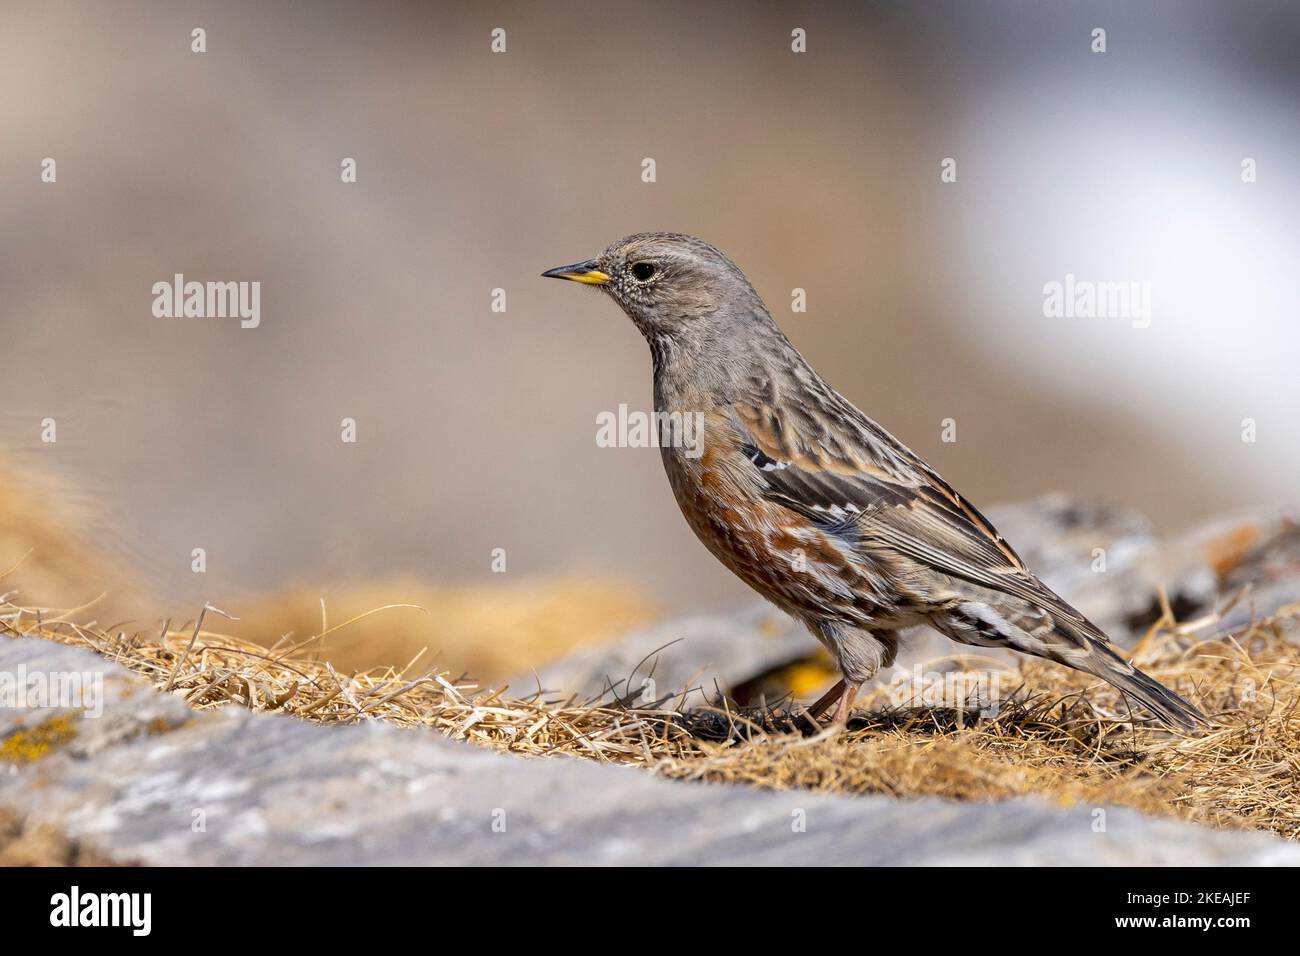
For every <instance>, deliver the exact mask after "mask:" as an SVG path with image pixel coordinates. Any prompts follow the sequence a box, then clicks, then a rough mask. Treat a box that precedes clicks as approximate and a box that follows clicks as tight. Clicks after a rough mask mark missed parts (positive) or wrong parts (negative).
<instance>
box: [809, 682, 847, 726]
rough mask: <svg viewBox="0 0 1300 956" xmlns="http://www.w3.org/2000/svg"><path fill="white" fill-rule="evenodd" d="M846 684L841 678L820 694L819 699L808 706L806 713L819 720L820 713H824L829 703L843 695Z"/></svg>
mask: <svg viewBox="0 0 1300 956" xmlns="http://www.w3.org/2000/svg"><path fill="white" fill-rule="evenodd" d="M846 686H847V685H846V684H845V682H844V681H842V680H841V681H840V682H839V683H837V684H836V685H835V686H834V687H832V688H831V689H830V690H828V691H827V692H826V693H824V694H822V696H821V699H820V700H818V701H817V703H815V704H813V705H812V706H811V707H809V708H808V713H809V714H811V715H812V716H813V717H815V718H817V719H819V720H820V719H821V716H822V714H824V713H826V711H827V710H828V709H829V708H830V706H831V704H833V703H835V702H836V701H837V700H840V699H841V698H842V697H843V695H844V688H845V687H846Z"/></svg>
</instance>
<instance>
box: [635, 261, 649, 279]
mask: <svg viewBox="0 0 1300 956" xmlns="http://www.w3.org/2000/svg"><path fill="white" fill-rule="evenodd" d="M654 274H655V264H654V263H653V262H638V263H636V264H635V265H634V266H632V275H634V276H636V277H637V281H639V282H645V280H646V279H649V278H650V277H651V276H652V275H654Z"/></svg>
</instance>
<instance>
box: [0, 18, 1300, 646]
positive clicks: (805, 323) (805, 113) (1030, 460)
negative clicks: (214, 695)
mask: <svg viewBox="0 0 1300 956" xmlns="http://www.w3.org/2000/svg"><path fill="white" fill-rule="evenodd" d="M0 21H2V26H3V29H0V86H2V87H3V88H4V89H5V90H6V95H5V96H4V97H3V98H2V99H0V129H3V137H2V138H0V142H2V143H3V145H2V146H0V215H2V216H3V221H4V223H5V226H6V228H5V229H4V231H3V233H2V234H0V290H3V295H2V296H0V310H2V312H0V354H3V355H4V357H5V359H6V361H5V362H4V364H3V372H2V373H0V469H2V470H3V474H4V478H3V481H4V489H5V490H4V491H3V492H0V511H2V512H3V516H4V518H5V520H4V522H3V526H2V527H0V565H3V567H0V570H4V568H7V567H9V566H10V565H12V564H14V563H17V562H18V561H19V560H20V559H23V556H24V555H27V554H28V552H29V551H31V552H32V553H31V554H30V555H29V556H28V557H27V558H26V559H25V560H24V561H23V564H22V566H21V567H20V568H19V570H18V571H16V572H14V574H13V576H12V577H11V578H10V579H9V582H10V583H9V584H4V585H0V589H2V588H3V587H8V586H10V585H12V586H13V587H21V588H22V589H24V599H28V598H30V600H31V601H34V602H43V603H47V604H51V605H58V606H67V605H70V604H76V603H79V602H81V601H84V600H88V599H90V598H92V597H94V596H95V595H97V594H99V593H100V592H101V591H105V590H106V591H108V592H110V597H109V599H108V601H109V605H110V607H111V610H108V609H106V610H103V611H102V613H103V614H106V615H109V616H110V617H111V615H112V613H114V612H118V611H120V613H121V614H122V616H123V617H125V616H134V617H153V616H162V615H166V614H175V615H192V614H193V612H194V610H195V609H196V608H197V607H198V606H199V605H200V604H201V603H202V602H203V601H204V600H209V601H211V602H212V603H214V604H216V605H219V606H222V607H225V608H227V609H229V610H232V611H233V612H235V613H239V612H241V611H242V612H243V614H242V615H241V616H244V617H245V618H246V619H250V618H251V619H254V620H259V621H261V622H262V623H261V624H260V625H258V626H260V627H262V628H263V629H265V630H266V631H267V632H268V634H269V633H270V632H273V631H276V630H277V629H280V628H283V629H291V628H301V627H309V626H311V624H310V623H303V622H304V621H307V622H310V621H318V620H319V619H320V614H321V611H320V607H319V603H320V601H321V600H322V599H324V600H325V601H326V603H327V605H328V606H329V607H330V608H331V610H330V612H329V613H330V620H331V621H334V620H338V619H340V618H339V617H337V616H336V615H343V616H344V617H346V616H347V615H348V614H349V613H351V611H350V609H352V611H356V609H364V608H365V607H369V606H375V605H376V604H379V603H386V602H388V601H390V600H391V601H403V600H405V601H409V602H410V603H422V604H424V605H425V606H426V607H429V608H431V609H432V610H433V612H434V613H433V614H432V615H429V616H424V617H418V618H411V619H409V621H408V619H407V618H402V621H403V622H405V623H402V624H401V625H400V629H402V633H404V634H406V633H407V631H409V635H408V637H406V638H403V640H402V641H401V642H400V646H399V647H398V648H397V649H396V650H393V651H392V653H391V656H393V657H394V658H395V657H396V656H398V654H399V652H400V653H403V654H404V653H405V652H406V651H407V650H409V648H410V647H412V646H415V645H418V644H419V643H420V642H421V641H426V642H432V643H434V644H435V645H436V644H438V643H439V642H442V641H453V640H459V641H460V642H461V644H462V645H464V646H467V647H473V648H477V651H476V654H477V656H474V655H470V656H469V657H467V658H457V660H461V659H464V660H466V661H467V664H466V666H475V667H479V668H481V669H482V670H484V671H486V672H493V671H500V672H504V671H506V670H507V669H508V668H510V667H517V666H519V665H520V664H521V663H526V662H529V661H531V660H533V659H534V658H536V657H539V656H542V655H543V653H544V648H543V647H542V646H541V645H528V646H527V647H525V648H524V649H523V650H521V651H519V652H518V653H517V654H514V655H513V656H509V659H508V660H504V661H502V660H497V659H496V658H494V657H493V656H492V655H493V654H494V653H496V652H495V651H493V650H492V644H493V642H494V641H495V640H497V639H498V635H499V634H500V633H502V632H503V631H509V632H510V633H527V634H530V635H533V636H534V637H537V635H539V634H544V633H553V634H555V635H558V636H555V637H554V639H553V640H551V641H550V643H546V642H545V641H543V643H545V646H546V648H550V649H554V648H555V647H556V646H561V645H567V644H571V643H581V642H584V641H586V640H590V639H595V638H597V637H600V636H606V635H607V634H610V633H615V632H617V631H618V630H621V629H624V628H626V627H631V626H634V625H635V624H637V623H640V622H642V621H644V620H647V619H649V618H650V617H652V616H654V615H657V614H669V613H680V612H682V611H686V610H693V609H707V608H711V607H722V606H727V605H730V604H734V603H735V602H737V601H739V600H744V599H747V598H748V597H749V594H748V592H747V591H746V590H745V589H744V587H743V586H742V585H740V584H739V583H738V582H736V581H735V580H734V579H733V578H732V577H731V576H730V574H729V573H728V572H726V571H725V570H724V569H723V568H722V567H720V566H719V565H718V564H717V563H716V562H715V561H714V560H713V559H712V558H711V557H710V556H709V555H708V554H707V553H706V552H705V551H704V549H703V548H702V547H701V546H700V545H699V544H698V543H697V542H696V541H695V540H694V539H693V538H692V536H691V534H690V532H689V531H688V530H687V528H686V526H685V524H684V523H683V521H682V520H681V518H680V516H679V515H678V513H677V509H676V506H675V504H674V503H673V500H672V497H671V494H670V492H669V489H668V486H667V483H666V482H665V480H664V477H663V474H662V470H661V466H660V463H659V460H658V452H657V451H655V450H653V449H608V448H599V447H597V445H596V443H595V432H596V425H595V421H596V415H597V414H598V413H600V412H602V411H606V410H614V409H617V408H618V406H619V405H620V404H621V403H626V404H627V405H628V406H630V407H631V408H633V409H647V408H649V407H650V364H649V357H648V352H647V350H646V348H645V346H644V344H643V343H642V341H641V340H640V338H639V336H638V334H637V333H636V331H635V329H634V328H633V327H632V326H631V324H630V323H629V322H628V321H627V320H626V319H625V318H624V317H623V315H622V314H621V313H620V312H619V311H618V310H617V309H616V308H615V307H614V306H613V304H612V303H610V302H608V301H606V300H605V299H604V298H603V297H601V296H600V295H596V294H583V293H582V292H581V291H580V290H578V289H576V288H574V287H573V286H570V285H566V284H562V283H556V282H550V281H545V280H542V279H540V278H539V277H538V273H540V272H541V271H542V270H544V269H546V268H548V267H551V266H554V265H558V264H562V263H567V262H571V261H574V260H576V259H580V258H584V257H586V256H589V255H592V254H595V253H596V252H598V251H599V250H601V249H602V248H604V247H605V246H606V245H607V244H608V243H609V242H611V241H612V240H614V239H616V238H618V237H620V236H622V235H624V234H627V233H631V232H636V231H642V230H648V229H666V230H674V231H683V232H689V233H694V234H697V235H700V236H702V237H704V238H706V239H708V240H710V241H712V242H713V243H715V244H717V245H718V246H719V247H721V248H722V249H723V250H724V251H726V252H727V253H728V254H729V255H730V256H731V257H732V258H733V259H734V260H735V261H736V262H737V263H738V264H739V265H740V266H741V268H742V269H744V270H745V271H746V273H747V274H748V275H749V277H750V279H751V280H752V281H753V283H754V285H755V287H756V288H757V289H758V291H759V292H760V294H761V295H763V297H764V298H765V300H766V301H767V303H768V304H769V306H770V307H771V309H772V311H773V313H774V315H775V316H776V318H777V320H778V321H779V322H780V323H781V324H782V325H783V327H784V328H785V329H786V331H787V333H788V334H789V336H790V338H791V339H792V340H793V341H794V343H795V344H796V345H797V346H798V347H799V348H800V349H801V350H802V351H803V352H804V353H805V355H807V357H808V358H809V359H810V360H811V361H812V363H813V364H814V365H815V366H816V367H817V368H818V369H819V370H820V371H821V372H822V374H823V375H824V376H825V377H826V378H827V379H828V380H829V381H831V382H832V383H833V384H834V385H836V386H837V387H838V388H839V389H840V390H841V391H842V392H844V394H846V395H847V396H848V397H849V398H850V399H851V400H852V401H854V402H855V403H856V404H857V405H859V406H860V407H861V408H863V409H864V410H865V411H867V412H868V414H870V415H872V416H873V417H875V418H876V419H877V420H879V421H880V422H881V423H883V424H884V425H885V426H886V427H888V428H890V429H891V430H892V431H894V432H895V433H896V434H897V435H898V436H899V437H900V438H901V439H902V440H903V441H904V442H906V443H907V444H909V445H910V446H911V447H912V448H913V449H915V450H916V451H917V452H918V453H920V454H921V455H922V456H923V457H925V458H927V459H928V460H929V461H930V462H931V463H932V464H933V465H935V466H936V467H937V468H939V469H940V470H941V471H942V472H943V473H944V474H945V475H946V476H947V477H948V478H949V479H950V480H951V481H952V482H953V483H954V484H955V485H957V486H958V487H959V488H960V489H961V490H962V491H963V492H964V493H965V494H966V495H967V496H968V497H969V498H971V499H973V500H974V501H976V502H977V503H980V504H990V503H993V502H998V501H1007V500H1014V499H1020V498H1025V497H1028V496H1031V495H1035V494H1037V493H1040V492H1043V491H1046V490H1051V489H1059V490H1064V491H1068V492H1072V493H1075V494H1080V495H1084V496H1088V497H1097V498H1103V499H1107V500H1111V501H1117V502H1121V503H1124V504H1127V505H1132V506H1135V507H1137V508H1139V509H1140V510H1142V511H1144V512H1146V513H1147V514H1148V515H1150V516H1151V517H1152V518H1153V519H1154V520H1155V521H1156V522H1157V523H1158V525H1160V526H1162V527H1165V528H1173V527H1177V526H1178V525H1179V524H1180V523H1184V522H1190V521H1194V520H1196V519H1198V518H1202V517H1204V516H1205V515H1208V514H1210V513H1213V512H1216V511H1222V510H1225V509H1238V508H1248V507H1251V506H1254V505H1261V504H1276V503H1279V502H1291V503H1294V501H1295V499H1296V484H1295V482H1296V475H1297V473H1298V471H1300V445H1298V444H1297V442H1296V441H1295V436H1296V424H1295V414H1296V411H1297V409H1300V382H1298V379H1297V376H1296V372H1295V366H1296V356H1297V343H1298V342H1300V338H1298V333H1297V331H1296V323H1297V318H1298V313H1300V309H1298V308H1297V305H1298V301H1297V299H1298V296H1297V288H1296V281H1295V277H1296V265H1297V262H1300V230H1297V228H1296V223H1297V222H1298V221H1300V179H1297V177H1296V175H1295V167H1296V163H1297V157H1300V109H1297V103H1298V101H1300V97H1298V95H1297V94H1298V93H1300V57H1297V56H1296V50H1297V49H1300V8H1297V7H1296V5H1295V4H1294V3H1286V2H1255V3H1252V4H1249V5H1245V6H1243V5H1241V4H1234V3H1228V2H1218V3H1205V2H1201V3H1172V2H1168V3H1148V4H1142V5H1132V4H1126V3H1090V4H1087V5H1083V4H1039V3H1031V2H1007V3H980V4H964V3H955V2H954V3H935V2H924V3H921V2H916V3H900V2H890V3H879V4H862V3H854V4H791V5H784V6H782V7H781V8H780V9H777V8H776V7H775V6H771V7H766V6H765V7H763V8H761V9H760V8H757V7H755V6H754V5H752V4H723V3H716V4H697V3H680V4H674V3H657V4H653V5H632V4H620V3H568V4H566V3H549V4H545V5H542V4H524V3H520V4H504V3H498V4H490V3H484V4H463V5H443V4H426V3H409V4H385V3H361V2H356V3H313V4H310V5H307V4H294V3H231V2H221V3H202V2H179V3H162V2H156V3H114V4H96V3H89V2H84V3H59V2H48V0H43V2H16V0H6V2H5V3H4V5H3V9H2V11H0ZM196 27H201V28H203V29H204V30H205V31H206V45H207V52H205V53H202V54H197V53H193V52H191V31H192V30H193V29H194V28H196ZM498 27H500V28H503V29H504V30H505V31H506V33H505V36H506V51H505V52H504V53H493V52H492V51H491V46H490V45H491V31H492V30H493V29H494V28H498ZM795 28H802V29H804V30H805V31H806V35H807V52H805V53H794V52H792V50H791V31H792V30H793V29H795ZM1095 28H1102V29H1104V30H1105V31H1106V52H1104V53H1095V52H1093V51H1092V46H1093V43H1094V41H1093V37H1092V31H1093V30H1094V29H1095ZM46 157H51V158H54V159H55V160H56V162H57V182H55V183H45V182H42V180H41V164H42V160H43V159H44V158H46ZM345 157H352V158H355V160H356V163H357V181H356V182H355V183H344V182H342V181H341V178H340V163H341V161H342V160H343V159H344V158H345ZM647 157H649V158H653V159H654V160H655V163H656V172H657V180H656V181H655V182H653V183H645V182H643V181H642V179H641V170H642V160H643V159H644V158H647ZM949 157H950V158H953V159H955V160H956V169H957V181H956V182H951V183H945V182H942V181H941V178H940V172H941V166H940V164H941V162H942V161H943V160H944V159H945V158H949ZM1247 158H1250V159H1253V160H1254V161H1255V164H1256V168H1257V181H1255V182H1253V183H1244V182H1243V181H1242V163H1243V160H1244V159H1247ZM177 272H180V273H183V274H184V275H185V276H186V278H187V279H194V280H199V281H209V280H222V281H224V280H233V281H253V280H256V281H260V282H261V325H260V327H259V328H256V329H241V328H240V327H239V323H238V321H237V320H233V319H193V318H190V319H184V318H156V317H155V316H154V315H153V314H152V311H151V310H152V304H153V294H152V292H151V287H152V285H153V283H155V282H158V281H169V280H170V279H171V277H172V276H173V274H174V273H177ZM1067 274H1072V275H1075V276H1077V277H1078V278H1080V279H1088V280H1097V281H1135V282H1149V283H1150V286H1151V290H1152V310H1151V321H1150V325H1149V327H1145V328H1142V327H1135V324H1134V323H1133V322H1131V321H1129V320H1128V319H1124V318H1048V317H1045V315H1044V310H1043V300H1044V295H1043V287H1044V285H1045V284H1046V283H1050V282H1062V281H1064V280H1065V277H1066V275H1067ZM796 287H799V288H803V289H805V290H806V294H807V311H806V312H803V313H793V312H792V311H791V308H790V301H791V290H792V289H793V288H796ZM494 288H502V289H504V290H506V296H507V299H506V303H507V306H506V311H505V312H504V313H496V312H493V311H492V309H491V303H492V298H491V297H492V290H493V289H494ZM46 418H53V419H55V421H56V422H57V439H58V440H57V442H55V443H53V444H50V443H45V442H42V441H41V431H42V425H41V423H42V420H43V419H46ZM343 418H353V419H355V420H356V422H357V441H356V443H355V444H345V443H343V442H342V441H341V440H340V430H341V429H340V421H341V420H342V419H343ZM948 418H951V419H954V420H955V421H956V428H957V441H956V442H952V443H946V442H944V441H942V440H941V428H942V424H941V423H942V422H943V420H944V419H948ZM1246 418H1250V419H1253V420H1254V421H1255V423H1256V428H1257V441H1255V442H1253V443H1248V442H1243V441H1242V421H1243V419H1246ZM199 547H201V548H203V549H205V552H206V565H207V570H206V572H205V573H204V574H196V573H194V572H193V570H192V566H191V565H192V557H191V556H192V550H193V549H194V548H199ZM498 548H500V549H504V552H505V555H506V569H507V570H506V573H504V574H498V573H494V572H493V570H492V555H493V550H494V549H498ZM33 549H34V550H33ZM114 602H116V604H114ZM250 612H251V613H250ZM356 612H358V613H359V611H356ZM485 615H486V623H485V617H484V616H485ZM394 626H395V627H396V625H394ZM548 629H549V630H548ZM537 640H539V641H540V640H542V638H537ZM383 654H389V651H388V650H387V649H385V650H384V651H383ZM381 656H382V655H381ZM384 662H385V663H388V662H390V661H387V660H385V661H384ZM395 662H396V663H403V661H395Z"/></svg>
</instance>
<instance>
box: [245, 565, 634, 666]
mask: <svg viewBox="0 0 1300 956" xmlns="http://www.w3.org/2000/svg"><path fill="white" fill-rule="evenodd" d="M385 606H387V607H389V608H390V610H388V611H386V612H385V613H384V614H381V615H370V616H365V612H366V611H368V610H369V609H371V608H376V607H385ZM326 609H328V614H326ZM238 614H239V617H240V618H241V619H242V620H240V621H238V622H232V623H230V624H223V625H222V628H223V630H228V631H229V632H230V633H232V634H234V635H236V636H238V637H241V638H245V639H247V640H248V641H251V642H253V643H259V644H261V643H266V637H267V635H270V638H271V640H272V641H274V640H276V639H278V638H280V637H281V636H282V635H288V638H289V639H290V640H293V639H294V638H295V636H296V637H298V638H306V637H310V636H312V635H314V634H319V633H320V632H321V631H323V630H327V629H328V628H329V625H330V623H331V622H336V621H346V620H349V619H353V618H355V619H356V621H355V623H353V624H352V625H350V626H349V627H347V628H345V629H343V630H341V631H336V632H334V633H332V634H330V635H329V636H328V637H326V638H325V639H324V640H322V641H316V642H314V643H313V644H311V645H310V648H311V653H312V654H313V655H315V656H317V657H322V658H328V659H329V660H330V661H331V662H332V663H333V664H334V666H335V667H336V668H341V669H347V670H352V669H357V670H362V669H367V668H371V667H374V666H376V665H380V666H388V665H393V664H396V665H397V666H399V667H400V666H401V665H402V664H404V663H405V662H406V661H409V660H410V659H411V658H412V657H414V656H415V655H416V654H417V653H419V652H420V651H421V650H424V649H426V648H427V649H428V654H429V655H432V660H427V659H426V664H427V666H434V665H441V666H444V667H451V666H453V662H454V666H455V667H456V668H463V669H465V670H466V671H468V672H469V673H472V674H474V675H475V676H476V677H478V678H480V679H482V680H488V681H493V680H502V679H504V678H507V677H510V676H513V675H514V674H517V673H519V672H520V671H522V670H527V668H528V667H529V666H530V665H532V664H535V663H536V662H538V661H546V660H551V659H553V658H556V657H560V656H562V655H564V654H567V653H569V652H570V651H572V650H575V649H576V648H578V647H582V646H586V645H589V644H595V643H599V642H601V641H606V640H609V639H611V638H613V637H617V636H619V635H621V634H625V633H627V632H629V631H631V630H633V629H635V628H637V627H641V626H643V625H645V624H647V623H649V622H650V621H652V620H654V618H655V617H656V616H657V611H656V609H655V608H654V606H653V605H652V604H651V602H650V601H649V600H647V599H646V597H645V595H644V593H643V592H642V591H641V590H640V589H638V588H636V587H634V586H633V585H632V584H630V583H629V582H626V581H622V580H618V579H615V578H610V577H592V576H578V575H573V576H567V577H555V576H549V577H543V578H533V579H524V580H522V581H518V582H516V581H514V580H511V581H510V582H506V581H504V580H503V581H502V583H500V584H461V585H442V586H437V585H430V584H428V583H427V582H423V581H419V580H415V579H413V578H411V579H402V578H396V579H393V580H390V581H382V582H378V581H376V582H369V583H362V584H353V585H350V586H348V587H346V588H342V589H333V590H331V589H321V588H319V587H315V586H308V585H303V586H300V587H294V588H286V589H283V590H280V591H277V592H275V593H274V594H271V595H268V596H267V597H264V598H261V599H259V600H256V601H253V602H252V603H247V604H241V605H240V607H239V611H238Z"/></svg>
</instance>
